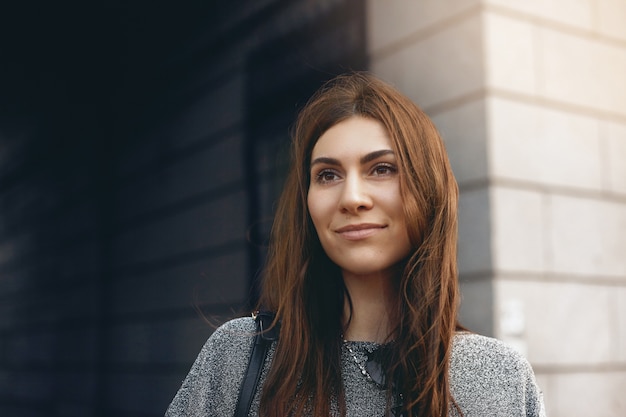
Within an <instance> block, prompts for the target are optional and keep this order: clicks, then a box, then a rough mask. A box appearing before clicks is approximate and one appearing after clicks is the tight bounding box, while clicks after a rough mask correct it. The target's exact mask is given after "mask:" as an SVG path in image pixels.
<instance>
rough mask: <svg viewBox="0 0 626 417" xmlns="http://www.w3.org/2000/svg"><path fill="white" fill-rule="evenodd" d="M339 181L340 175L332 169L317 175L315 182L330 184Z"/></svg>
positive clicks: (324, 170)
mask: <svg viewBox="0 0 626 417" xmlns="http://www.w3.org/2000/svg"><path fill="white" fill-rule="evenodd" d="M338 179H339V175H337V173H336V172H335V171H333V170H331V169H323V170H321V171H320V172H318V173H317V174H316V175H315V182H316V183H318V184H328V183H331V182H333V181H337V180H338Z"/></svg>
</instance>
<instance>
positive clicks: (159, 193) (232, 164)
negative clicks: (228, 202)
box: [115, 135, 244, 220]
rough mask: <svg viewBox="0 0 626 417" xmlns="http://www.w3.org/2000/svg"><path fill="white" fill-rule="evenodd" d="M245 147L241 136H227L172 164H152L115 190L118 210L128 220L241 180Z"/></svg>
mask: <svg viewBox="0 0 626 417" xmlns="http://www.w3.org/2000/svg"><path fill="white" fill-rule="evenodd" d="M242 147H243V141H242V138H241V137H240V136H239V135H235V136H228V137H225V138H220V140H219V141H218V140H215V142H214V143H210V144H207V145H206V146H205V147H204V148H202V149H200V150H198V151H197V152H194V153H191V154H186V155H184V156H181V157H179V158H177V160H176V161H174V162H172V163H167V164H162V165H159V166H153V167H152V168H151V170H149V171H146V172H144V173H142V174H141V175H139V176H135V177H133V178H131V179H130V180H129V181H126V182H125V183H123V184H121V187H120V188H119V189H118V190H116V196H115V202H116V206H117V210H116V213H118V216H119V218H120V219H121V220H126V219H128V218H130V217H133V216H137V215H142V214H145V213H147V212H150V211H154V210H157V209H159V208H162V207H164V206H167V205H171V204H173V203H176V202H179V201H180V200H182V199H185V198H190V197H194V196H196V195H198V194H202V193H206V192H210V191H212V190H215V189H218V188H220V187H224V186H225V185H229V184H233V183H236V182H238V181H242V179H243V171H244V169H243V151H242Z"/></svg>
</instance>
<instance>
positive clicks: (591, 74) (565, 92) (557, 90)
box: [538, 28, 626, 117]
mask: <svg viewBox="0 0 626 417" xmlns="http://www.w3.org/2000/svg"><path fill="white" fill-rule="evenodd" d="M538 31H539V39H540V40H539V41H538V49H539V58H538V59H539V62H540V65H538V68H539V69H538V77H540V80H539V82H538V94H539V95H540V96H541V97H543V98H546V99H549V100H556V101H560V102H563V103H566V104H570V105H574V106H580V107H583V108H590V109H594V110H597V111H601V112H608V113H612V114H619V115H620V116H622V117H623V116H626V78H625V77H624V74H626V47H624V46H623V45H617V44H614V43H606V42H602V41H601V40H598V39H591V38H585V37H581V36H576V35H572V34H568V33H563V32H559V31H557V30H553V29H548V28H542V29H539V30H538Z"/></svg>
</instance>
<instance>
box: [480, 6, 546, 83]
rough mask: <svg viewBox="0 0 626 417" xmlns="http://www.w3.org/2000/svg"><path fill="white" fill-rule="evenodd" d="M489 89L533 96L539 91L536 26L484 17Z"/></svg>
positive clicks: (498, 17)
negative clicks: (536, 68)
mask: <svg viewBox="0 0 626 417" xmlns="http://www.w3.org/2000/svg"><path fill="white" fill-rule="evenodd" d="M483 22H484V37H485V61H486V64H485V76H486V78H487V86H488V87H493V88H497V89H502V90H507V91H514V92H518V93H522V94H532V93H533V92H534V91H535V90H536V85H535V84H536V80H535V66H536V63H535V47H534V41H535V39H534V30H535V29H534V26H533V25H532V24H531V23H529V22H527V21H524V20H519V19H514V18H511V17H508V16H502V15H499V14H496V13H485V15H484V21H483Z"/></svg>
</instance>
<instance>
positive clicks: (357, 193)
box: [339, 175, 373, 214]
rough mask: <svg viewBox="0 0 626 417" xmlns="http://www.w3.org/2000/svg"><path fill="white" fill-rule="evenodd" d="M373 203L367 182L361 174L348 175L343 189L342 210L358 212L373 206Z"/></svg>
mask: <svg viewBox="0 0 626 417" xmlns="http://www.w3.org/2000/svg"><path fill="white" fill-rule="evenodd" d="M372 203H373V202H372V198H371V196H370V193H369V191H368V189H367V184H366V183H365V182H364V181H363V179H362V178H361V177H360V176H359V175H348V176H347V177H346V180H345V181H344V183H343V189H342V190H341V200H340V203H339V204H340V210H341V211H342V212H345V213H350V214H356V213H358V212H359V211H362V210H369V209H370V208H372Z"/></svg>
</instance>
